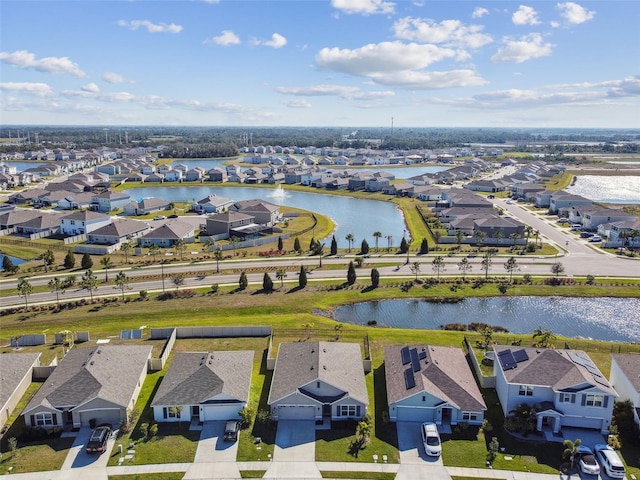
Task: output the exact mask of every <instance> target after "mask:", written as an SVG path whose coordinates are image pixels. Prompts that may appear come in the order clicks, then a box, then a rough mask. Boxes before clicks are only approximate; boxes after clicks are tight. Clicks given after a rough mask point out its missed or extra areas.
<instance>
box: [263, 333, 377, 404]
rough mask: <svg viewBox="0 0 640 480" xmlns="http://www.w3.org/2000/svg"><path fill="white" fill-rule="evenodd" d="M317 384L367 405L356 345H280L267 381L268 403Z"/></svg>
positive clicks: (324, 343) (326, 343) (306, 343)
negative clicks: (269, 388)
mask: <svg viewBox="0 0 640 480" xmlns="http://www.w3.org/2000/svg"><path fill="white" fill-rule="evenodd" d="M316 380H321V381H324V382H326V383H328V384H330V385H333V386H334V387H336V388H339V389H340V390H342V391H344V392H347V393H348V394H349V396H350V397H352V398H354V399H355V400H357V401H359V402H361V403H363V404H365V405H368V404H369V398H368V394H367V387H366V385H365V380H364V368H363V366H362V354H361V353H360V345H358V344H357V343H341V342H297V343H282V344H280V347H279V349H278V357H277V359H276V365H275V369H274V372H273V379H272V381H271V390H270V392H269V400H268V403H269V404H272V403H273V402H276V401H278V400H280V399H281V398H283V397H286V396H287V395H290V394H292V393H294V392H295V391H297V390H298V388H300V387H303V386H305V385H307V384H309V383H310V382H313V381H316Z"/></svg>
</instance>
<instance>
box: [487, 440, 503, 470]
mask: <svg viewBox="0 0 640 480" xmlns="http://www.w3.org/2000/svg"><path fill="white" fill-rule="evenodd" d="M498 450H500V443H499V442H498V437H492V438H491V442H489V449H488V452H487V462H489V463H490V464H493V462H494V461H495V459H496V457H497V456H498Z"/></svg>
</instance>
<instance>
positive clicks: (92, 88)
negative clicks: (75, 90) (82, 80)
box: [81, 82, 100, 93]
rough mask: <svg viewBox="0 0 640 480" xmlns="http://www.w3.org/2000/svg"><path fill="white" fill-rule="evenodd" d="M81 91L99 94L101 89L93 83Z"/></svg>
mask: <svg viewBox="0 0 640 480" xmlns="http://www.w3.org/2000/svg"><path fill="white" fill-rule="evenodd" d="M81 90H83V91H85V92H89V93H98V92H99V91H100V87H98V85H96V84H95V83H93V82H91V83H87V84H86V85H85V86H83V87H82V88H81Z"/></svg>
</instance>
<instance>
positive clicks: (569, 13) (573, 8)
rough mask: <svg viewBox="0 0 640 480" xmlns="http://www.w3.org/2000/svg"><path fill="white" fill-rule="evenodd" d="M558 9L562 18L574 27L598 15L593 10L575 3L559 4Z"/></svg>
mask: <svg viewBox="0 0 640 480" xmlns="http://www.w3.org/2000/svg"><path fill="white" fill-rule="evenodd" d="M556 8H557V9H558V10H560V16H561V17H562V18H564V19H565V20H566V21H567V22H568V23H571V24H573V25H578V24H580V23H585V22H588V21H589V20H591V19H592V18H593V17H595V15H596V12H594V11H593V10H587V9H586V8H584V7H583V6H581V5H578V4H577V3H574V2H564V3H558V4H557V5H556Z"/></svg>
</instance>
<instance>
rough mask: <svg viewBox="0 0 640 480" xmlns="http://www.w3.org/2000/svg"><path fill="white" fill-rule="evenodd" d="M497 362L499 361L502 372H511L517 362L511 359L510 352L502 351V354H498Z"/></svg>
mask: <svg viewBox="0 0 640 480" xmlns="http://www.w3.org/2000/svg"><path fill="white" fill-rule="evenodd" d="M498 360H499V361H500V365H501V366H502V370H511V369H513V368H517V367H518V362H516V359H515V358H513V354H512V353H511V350H503V351H502V352H500V353H498Z"/></svg>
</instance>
